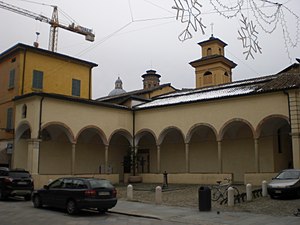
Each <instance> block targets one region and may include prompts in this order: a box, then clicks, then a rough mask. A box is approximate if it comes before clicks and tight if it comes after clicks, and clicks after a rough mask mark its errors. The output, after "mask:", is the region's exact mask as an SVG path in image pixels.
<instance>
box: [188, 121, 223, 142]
mask: <svg viewBox="0 0 300 225" xmlns="http://www.w3.org/2000/svg"><path fill="white" fill-rule="evenodd" d="M199 127H208V128H209V129H211V130H212V131H213V133H214V134H215V137H216V138H217V137H218V132H217V130H216V129H215V128H214V127H213V126H212V125H210V124H208V123H198V124H195V125H193V126H192V127H191V128H190V129H189V131H188V133H187V135H186V139H185V142H186V143H189V142H190V141H191V138H192V136H193V133H194V132H195V131H196V130H197V128H199Z"/></svg>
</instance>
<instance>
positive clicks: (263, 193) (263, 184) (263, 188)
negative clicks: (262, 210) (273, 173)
mask: <svg viewBox="0 0 300 225" xmlns="http://www.w3.org/2000/svg"><path fill="white" fill-rule="evenodd" d="M267 184H268V183H267V181H265V180H263V181H262V187H261V190H262V192H261V193H262V196H263V197H267V196H268V190H267Z"/></svg>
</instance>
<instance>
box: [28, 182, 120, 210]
mask: <svg viewBox="0 0 300 225" xmlns="http://www.w3.org/2000/svg"><path fill="white" fill-rule="evenodd" d="M32 202H33V206H34V207H35V208H40V207H43V206H45V205H47V206H52V207H57V208H63V209H66V210H67V213H68V214H76V213H77V212H78V211H79V210H80V209H93V208H94V209H96V210H98V211H99V212H102V213H103V212H106V211H107V210H108V209H111V208H113V207H114V206H115V205H116V204H117V190H116V189H115V187H114V186H113V185H112V184H111V183H110V181H108V180H105V179H96V178H78V177H76V178H75V177H66V178H59V179H57V180H54V181H53V182H51V183H50V184H49V185H45V186H44V188H42V189H40V190H36V191H34V192H33V195H32Z"/></svg>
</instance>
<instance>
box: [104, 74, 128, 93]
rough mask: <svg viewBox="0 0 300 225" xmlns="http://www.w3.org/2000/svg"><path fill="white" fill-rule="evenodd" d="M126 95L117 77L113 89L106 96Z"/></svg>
mask: <svg viewBox="0 0 300 225" xmlns="http://www.w3.org/2000/svg"><path fill="white" fill-rule="evenodd" d="M123 93H126V91H125V90H124V89H123V82H122V80H121V79H120V77H118V79H117V80H116V82H115V89H113V90H112V91H111V92H109V94H108V96H114V95H120V94H123Z"/></svg>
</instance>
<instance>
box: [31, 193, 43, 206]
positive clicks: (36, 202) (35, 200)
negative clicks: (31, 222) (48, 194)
mask: <svg viewBox="0 0 300 225" xmlns="http://www.w3.org/2000/svg"><path fill="white" fill-rule="evenodd" d="M33 206H34V208H42V206H43V203H42V199H41V197H40V196H38V195H34V196H33Z"/></svg>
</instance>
